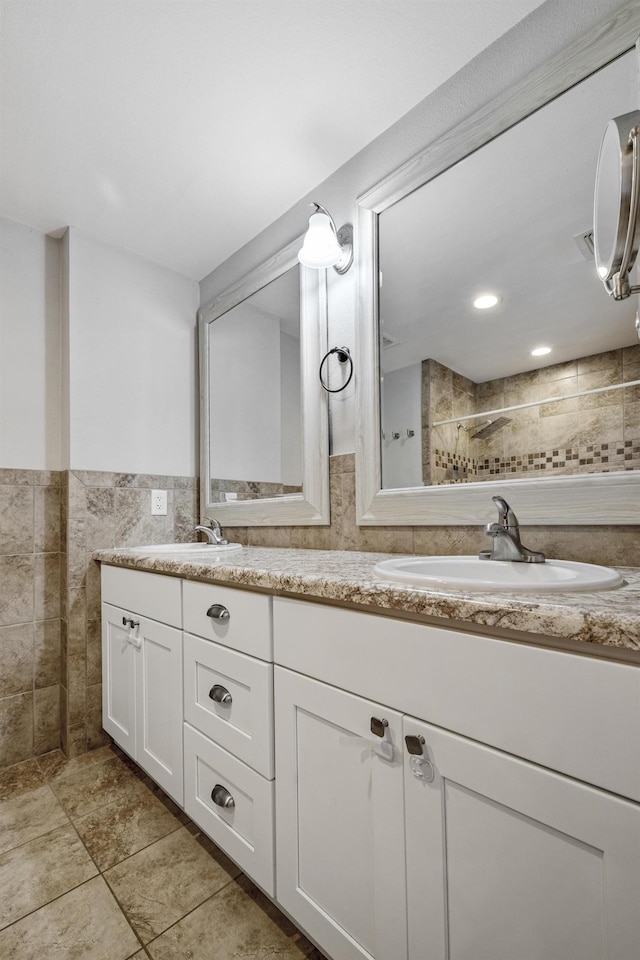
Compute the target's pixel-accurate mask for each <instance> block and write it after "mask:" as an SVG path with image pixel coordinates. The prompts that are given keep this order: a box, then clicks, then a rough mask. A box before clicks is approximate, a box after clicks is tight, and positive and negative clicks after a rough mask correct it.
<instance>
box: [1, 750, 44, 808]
mask: <svg viewBox="0 0 640 960" xmlns="http://www.w3.org/2000/svg"><path fill="white" fill-rule="evenodd" d="M43 782H44V780H43V776H42V772H41V770H40V767H39V765H38V763H37V761H36V760H23V762H22V763H15V764H14V765H13V766H12V767H5V768H4V769H3V770H0V801H2V800H8V799H10V798H11V797H19V796H20V794H21V793H28V791H29V790H35V789H36V788H37V787H40V786H42V784H43Z"/></svg>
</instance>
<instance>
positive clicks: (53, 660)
mask: <svg viewBox="0 0 640 960" xmlns="http://www.w3.org/2000/svg"><path fill="white" fill-rule="evenodd" d="M60 502H61V486H60V474H59V473H58V472H57V471H54V472H49V471H40V470H1V469H0V767H4V766H9V765H10V764H13V763H17V762H18V761H21V760H25V759H27V758H29V757H32V756H35V755H39V754H43V753H47V751H49V750H53V749H55V748H57V747H58V746H59V744H60V651H61V640H62V636H61V634H62V620H61V610H60V604H61V593H60V569H61V528H60Z"/></svg>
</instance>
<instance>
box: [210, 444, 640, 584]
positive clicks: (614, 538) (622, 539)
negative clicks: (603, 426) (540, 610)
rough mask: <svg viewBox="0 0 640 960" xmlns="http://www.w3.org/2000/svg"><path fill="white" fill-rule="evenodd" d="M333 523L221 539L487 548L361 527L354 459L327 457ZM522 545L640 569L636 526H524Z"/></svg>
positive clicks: (316, 545)
mask: <svg viewBox="0 0 640 960" xmlns="http://www.w3.org/2000/svg"><path fill="white" fill-rule="evenodd" d="M329 480H330V489H331V524H330V526H326V527H322V526H318V527H316V526H314V527H235V528H233V529H232V528H231V527H226V528H225V535H226V536H227V537H228V538H229V539H230V540H234V541H236V542H238V543H243V544H246V545H249V546H255V547H297V548H308V549H312V550H366V551H379V552H381V553H403V554H404V553H406V554H419V555H422V554H436V555H438V556H445V555H447V554H456V555H460V554H477V553H478V552H479V551H480V550H483V549H484V548H485V547H486V546H487V545H488V544H487V542H486V537H485V536H484V533H483V529H482V526H481V525H478V526H477V527H452V526H444V525H443V526H434V527H359V526H358V524H357V523H356V475H355V454H353V453H347V454H341V455H338V456H333V457H330V458H329ZM523 541H524V542H525V543H526V545H527V546H528V547H530V548H531V549H533V550H542V551H544V552H545V553H546V554H547V556H549V557H561V558H563V559H565V560H584V561H586V562H590V563H601V564H608V565H612V566H633V567H637V566H640V530H639V529H638V527H637V526H610V527H606V526H599V527H594V526H589V527H576V526H567V527H561V526H549V527H542V526H541V527H524V528H523Z"/></svg>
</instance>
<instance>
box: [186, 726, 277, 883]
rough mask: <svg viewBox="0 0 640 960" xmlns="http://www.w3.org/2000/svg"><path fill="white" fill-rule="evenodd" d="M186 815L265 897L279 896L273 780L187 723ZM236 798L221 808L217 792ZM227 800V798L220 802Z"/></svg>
mask: <svg viewBox="0 0 640 960" xmlns="http://www.w3.org/2000/svg"><path fill="white" fill-rule="evenodd" d="M184 767H185V769H184V775H185V811H186V812H187V813H188V815H189V816H190V817H191V819H192V820H193V821H194V822H195V823H197V824H198V826H199V827H201V828H202V829H203V830H204V832H205V833H206V834H207V836H209V837H211V839H212V840H213V841H214V843H217V844H218V846H219V847H220V848H221V849H222V850H224V851H225V853H227V854H228V855H229V856H230V857H231V859H232V860H235V862H236V863H237V864H238V866H239V867H240V868H241V869H242V870H244V872H245V873H246V874H247V875H248V876H249V877H251V879H252V880H255V882H256V883H257V884H258V886H260V887H262V889H263V890H264V891H265V893H268V894H269V896H271V897H273V896H274V895H275V881H274V829H273V816H274V809H273V801H274V784H273V780H265V778H264V777H261V776H260V774H258V773H256V772H255V770H252V769H251V768H250V767H248V766H247V765H246V764H244V763H241V761H240V760H237V759H236V758H235V757H232V756H231V754H230V753H227V751H226V750H223V749H222V747H219V746H217V745H216V744H215V743H212V742H211V740H209V739H208V738H207V737H204V736H203V735H202V734H201V733H199V732H198V731H197V730H194V729H193V727H191V726H190V725H189V724H188V723H185V725H184ZM216 788H218V789H217V792H218V793H220V794H222V795H223V796H225V794H224V791H227V793H228V794H230V795H231V797H232V798H233V805H232V806H229V807H223V806H219V805H217V804H216V803H214V801H213V799H212V793H214V792H215V791H216ZM221 799H222V797H221Z"/></svg>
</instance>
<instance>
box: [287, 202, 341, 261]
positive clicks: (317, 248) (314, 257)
mask: <svg viewBox="0 0 640 960" xmlns="http://www.w3.org/2000/svg"><path fill="white" fill-rule="evenodd" d="M311 206H312V207H315V208H316V209H315V213H312V214H311V216H310V217H309V229H308V230H307V232H306V234H305V238H304V243H303V245H302V249H301V250H300V252H299V253H298V260H299V261H300V263H301V264H302V265H303V266H305V267H312V268H313V269H314V270H324V269H325V268H326V267H333V269H334V270H335V271H336V273H346V272H347V270H348V269H349V267H350V266H351V264H352V263H353V227H352V226H351V224H350V223H345V224H344V225H343V226H342V227H340V229H339V230H338V229H337V228H336V225H335V221H334V219H333V217H332V216H331V214H330V213H329V211H328V210H327V209H326V208H325V207H323V206H322V204H320V203H315V202H314V203H312V204H311Z"/></svg>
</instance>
